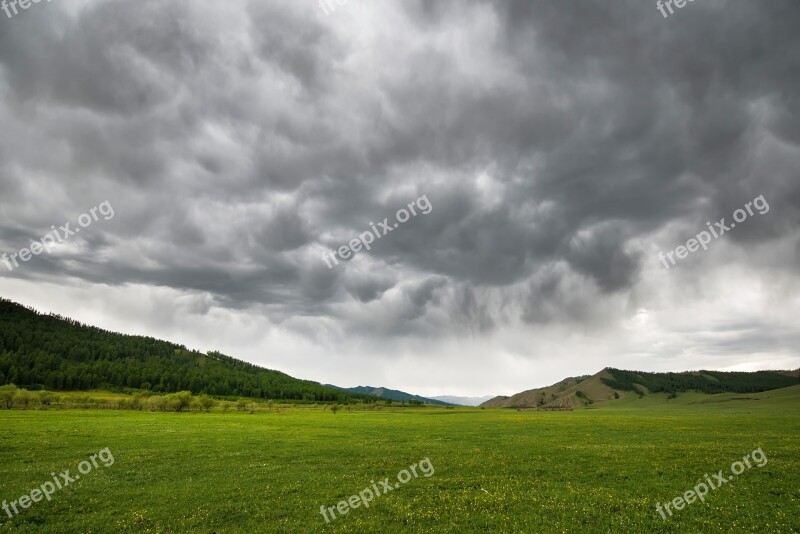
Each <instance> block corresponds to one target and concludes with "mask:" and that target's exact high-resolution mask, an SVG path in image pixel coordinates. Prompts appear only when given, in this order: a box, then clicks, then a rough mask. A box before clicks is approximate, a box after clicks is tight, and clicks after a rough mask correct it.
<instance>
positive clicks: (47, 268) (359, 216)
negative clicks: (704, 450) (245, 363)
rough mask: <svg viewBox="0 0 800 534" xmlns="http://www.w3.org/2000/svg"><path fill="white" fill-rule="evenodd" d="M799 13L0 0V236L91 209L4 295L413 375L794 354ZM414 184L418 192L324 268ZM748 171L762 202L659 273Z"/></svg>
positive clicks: (738, 203) (306, 367)
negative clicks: (17, 6) (101, 217)
mask: <svg viewBox="0 0 800 534" xmlns="http://www.w3.org/2000/svg"><path fill="white" fill-rule="evenodd" d="M798 25H800V5H799V4H798V3H797V2H796V1H793V0H775V1H770V2H767V3H761V4H758V3H744V2H733V1H730V2H726V1H718V0H717V1H710V0H709V1H700V0H698V1H697V2H694V3H693V4H691V5H688V6H687V7H685V8H684V9H682V10H679V11H677V12H676V13H675V14H674V15H672V16H670V17H669V18H667V19H665V18H663V17H662V15H661V14H660V13H659V11H658V10H657V9H656V7H655V3H654V2H636V1H633V0H622V1H617V2H613V3H598V2H595V1H589V0H572V1H570V2H569V3H568V4H567V3H563V2H555V1H551V0H546V1H544V0H542V1H539V0H507V1H500V0H497V1H489V0H414V1H408V2H406V1H403V2H399V1H398V2H366V1H365V0H351V1H350V2H348V3H347V4H346V5H343V6H338V7H337V9H336V10H335V11H334V12H332V13H328V14H325V13H323V11H322V10H321V9H320V7H319V5H318V3H317V2H313V1H310V0H308V1H305V0H300V1H292V2H289V1H277V0H275V1H273V0H269V1H255V0H253V1H242V2H240V1H234V2H214V3H211V2H197V1H196V0H143V1H140V2H124V1H119V0H108V1H93V0H92V1H77V0H74V1H73V0H58V2H53V3H50V4H47V3H40V4H37V5H33V6H32V7H31V8H30V9H28V10H27V11H25V12H22V13H20V14H19V15H17V16H15V17H13V18H6V17H4V16H2V13H0V94H2V99H0V121H1V122H2V125H3V128H2V129H1V130H0V190H1V191H2V195H1V196H0V209H2V213H3V217H2V218H1V219H0V249H1V250H2V251H3V252H5V253H8V254H11V253H13V252H17V251H19V250H20V249H21V248H23V247H26V246H28V245H29V244H30V241H31V240H34V239H38V238H39V237H41V236H42V235H44V234H45V233H46V232H47V231H48V230H49V229H50V227H51V225H57V224H63V222H65V221H70V220H74V219H75V218H76V217H77V216H78V215H80V214H81V213H83V212H85V211H86V210H87V209H89V208H90V207H92V206H95V205H97V204H99V203H100V202H103V201H106V200H108V201H109V202H110V203H111V204H112V205H113V206H114V209H115V211H116V216H115V218H114V219H113V220H110V221H106V222H104V223H103V224H96V225H93V226H92V227H91V228H88V229H87V230H86V231H84V232H82V233H81V234H80V236H78V237H76V238H75V239H74V240H72V241H70V243H68V244H65V245H63V246H59V247H58V248H57V249H56V250H55V251H54V252H53V253H52V254H49V255H46V254H45V255H41V256H37V257H34V258H32V259H31V260H30V261H29V262H26V263H24V264H23V265H22V267H21V268H20V269H16V270H14V271H13V272H10V271H7V270H5V268H4V267H3V266H2V265H0V272H2V275H3V276H2V278H0V291H1V292H2V294H3V296H6V297H8V298H14V299H15V300H19V301H21V302H23V303H25V304H32V305H35V306H38V307H40V308H42V309H44V310H48V311H50V310H52V311H57V312H59V313H62V314H64V315H71V316H74V317H76V318H79V319H81V320H87V321H93V322H95V323H98V324H101V325H102V326H105V327H112V328H116V329H119V330H122V331H125V332H131V333H144V334H148V335H159V336H161V337H168V338H169V339H171V340H174V341H177V342H187V343H189V344H192V343H194V344H195V345H196V348H198V349H200V350H211V349H216V348H219V349H220V350H223V351H224V352H227V353H231V354H232V355H234V356H238V357H241V358H244V359H248V360H250V361H254V362H256V363H260V364H262V365H266V366H268V367H272V368H279V369H281V370H285V371H287V372H291V373H293V374H295V375H298V376H301V377H303V378H311V379H316V380H320V381H324V382H334V383H337V384H340V385H343V386H352V385H358V384H367V383H369V385H373V386H388V387H393V388H407V389H413V390H414V393H420V394H474V395H478V394H485V393H513V392H516V391H518V390H520V389H526V388H530V387H534V386H536V385H543V384H545V383H548V382H554V381H556V380H559V379H560V378H562V377H563V376H568V375H579V374H585V373H587V372H596V371H597V370H599V369H601V368H602V367H605V366H607V365H616V366H626V367H629V368H637V369H642V370H682V369H686V368H696V367H709V368H712V367H713V368H721V369H733V368H736V369H740V368H748V369H749V368H762V367H778V366H782V367H789V366H793V367H797V366H798V365H800V355H798V353H797V350H796V347H797V341H798V339H797V338H798V337H799V336H798V328H797V326H798V324H797V321H796V320H794V321H793V320H791V319H789V318H790V317H797V316H798V311H800V310H799V309H798V308H800V301H798V300H797V299H796V298H793V297H792V296H791V295H796V294H797V290H798V287H800V283H798V282H800V279H798V274H797V273H798V272H800V271H799V270H798V265H800V241H798V237H800V235H799V233H798V227H799V226H800V180H798V177H800V105H799V104H800V76H798V74H797V73H798V72H800V36H798V32H797V28H798ZM422 195H426V196H427V198H428V199H429V200H430V203H431V205H432V207H433V208H432V210H431V212H430V213H429V214H426V215H424V216H416V217H412V218H411V219H410V220H409V221H408V222H407V223H404V224H402V225H400V226H399V227H398V228H396V229H394V230H393V231H392V232H391V233H390V234H388V235H386V236H384V237H382V238H381V239H380V240H377V241H376V242H375V244H374V246H373V248H372V250H370V251H362V252H360V253H359V254H356V255H355V257H354V258H353V259H352V260H350V261H344V262H342V264H341V265H339V266H338V267H337V268H336V269H329V268H328V267H327V266H326V265H325V263H324V262H323V261H322V254H323V252H325V251H333V250H335V249H336V248H338V247H339V246H340V245H342V244H345V243H347V242H349V241H350V240H351V239H353V238H354V237H356V236H357V235H358V234H359V233H361V232H363V231H365V230H367V229H369V227H370V225H371V224H372V223H377V222H379V221H383V220H384V219H385V218H388V219H389V220H390V221H392V220H394V217H395V213H396V212H397V210H398V209H400V208H403V207H406V206H407V205H408V204H409V203H410V202H412V201H413V200H415V199H416V198H418V197H420V196H422ZM758 195H764V197H765V199H766V200H767V201H768V202H769V205H770V208H771V209H770V211H769V213H768V214H765V215H763V216H757V217H754V218H751V219H750V220H748V221H747V223H746V224H742V225H740V226H737V228H736V230H735V231H732V232H730V233H729V234H727V235H725V236H724V237H721V238H720V239H719V240H717V241H715V242H714V243H713V245H712V246H711V247H710V248H709V250H708V251H700V252H697V253H694V254H692V255H691V256H690V257H689V258H688V259H687V260H684V261H682V262H681V264H680V265H679V266H678V267H676V268H673V269H670V270H666V269H663V267H662V266H661V264H660V263H659V262H658V260H657V254H658V252H659V251H662V250H663V251H667V250H672V249H673V248H675V247H676V246H678V245H680V244H682V243H685V242H686V240H687V239H689V238H691V237H692V236H694V235H695V234H697V233H698V232H700V231H702V230H704V229H705V228H706V221H718V220H719V219H720V218H722V217H728V218H729V219H730V214H731V213H732V212H733V211H734V210H735V209H737V208H740V207H742V205H744V203H745V202H747V201H749V200H752V199H753V198H755V197H756V196H758ZM357 383H358V384H357Z"/></svg>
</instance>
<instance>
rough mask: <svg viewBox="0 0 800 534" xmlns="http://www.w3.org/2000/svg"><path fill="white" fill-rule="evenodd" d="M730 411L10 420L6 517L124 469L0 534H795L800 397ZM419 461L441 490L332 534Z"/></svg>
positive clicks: (422, 488) (715, 405)
mask: <svg viewBox="0 0 800 534" xmlns="http://www.w3.org/2000/svg"><path fill="white" fill-rule="evenodd" d="M733 397H737V396H735V395H727V396H725V395H719V396H713V397H710V396H699V395H698V396H693V395H691V394H686V395H681V396H679V398H678V399H673V400H671V401H669V402H667V401H666V400H665V398H664V397H663V396H658V395H653V396H649V397H646V398H644V399H641V400H638V401H637V402H631V401H627V402H622V401H620V402H612V403H610V404H609V405H608V406H607V407H604V408H602V409H598V410H592V409H589V410H580V411H574V412H516V411H511V410H480V409H456V410H446V409H438V408H437V409H430V408H425V409H405V410H403V409H394V410H383V411H373V412H370V411H363V412H356V411H354V412H348V411H342V412H339V413H338V414H332V413H330V412H321V411H312V410H304V409H292V410H283V411H273V412H272V413H256V414H249V413H242V412H234V413H210V414H198V413H181V414H174V413H149V412H136V411H112V410H108V411H106V410H92V411H79V410H66V411H17V410H11V411H8V410H2V411H0V429H1V430H0V466H1V467H2V477H1V478H0V499H5V500H6V501H9V502H10V501H12V500H15V499H18V498H19V496H21V495H23V494H27V493H30V491H31V490H32V489H33V488H35V487H38V486H40V485H41V484H43V483H44V482H47V481H48V480H51V479H52V478H51V476H50V473H51V472H56V473H58V472H61V471H63V470H64V469H70V471H71V473H72V474H73V475H74V474H75V472H76V467H77V464H78V463H79V462H80V461H82V460H87V459H88V457H89V455H91V454H93V453H97V451H98V450H100V449H103V448H106V447H108V448H110V449H111V452H112V453H113V456H114V459H115V462H114V464H113V465H112V466H110V467H107V468H106V467H103V465H102V464H101V465H100V466H99V467H98V468H97V469H94V470H92V471H91V472H90V473H88V474H86V475H85V476H83V477H82V478H81V480H79V481H77V482H76V483H74V484H73V485H70V486H68V487H66V488H64V489H62V490H60V491H57V492H56V493H55V494H54V495H53V500H52V501H51V502H47V501H41V502H38V503H34V504H33V505H32V506H31V507H30V508H28V509H26V510H22V511H21V512H22V513H21V514H20V515H19V516H16V517H15V518H13V519H9V518H8V517H7V515H6V514H5V513H3V512H2V511H0V514H2V516H0V532H37V533H50V532H95V533H100V532H206V533H211V532H216V533H223V532H247V533H254V532H289V533H295V532H325V531H329V532H487V531H496V532H751V531H752V532H793V531H794V532H797V531H800V487H799V486H800V445H799V444H798V438H800V410H798V407H800V402H798V401H800V387H794V388H788V389H786V390H779V391H773V392H767V393H762V394H755V395H746V397H753V398H754V399H759V400H733ZM738 397H739V398H741V397H745V396H744V395H738ZM698 401H701V402H699V403H698ZM692 403H694V404H692ZM759 447H760V448H761V449H762V450H763V451H764V454H765V455H766V457H767V458H768V463H767V464H766V465H764V467H761V468H757V467H755V466H754V467H753V468H751V469H748V470H746V471H745V472H744V473H742V474H741V475H740V476H738V477H737V478H736V479H734V480H732V481H731V482H730V483H728V484H726V485H724V486H722V487H721V488H719V489H717V490H714V491H711V492H709V494H708V495H707V496H706V501H705V503H701V502H695V503H693V504H690V505H688V506H686V507H685V508H684V509H683V510H681V511H676V512H675V515H674V516H673V517H671V518H668V519H667V520H666V521H665V520H662V519H661V517H660V515H659V514H658V513H657V512H656V509H655V505H656V502H659V501H660V502H665V501H669V500H672V499H673V498H675V497H677V496H679V495H682V494H683V493H684V492H685V491H686V490H689V489H691V488H692V487H693V486H694V485H695V484H696V483H697V482H699V481H701V480H702V476H703V475H704V474H706V473H708V474H711V473H716V472H717V471H719V470H720V469H722V470H724V471H725V472H726V473H727V472H729V469H730V465H731V463H732V462H734V461H736V460H740V459H741V458H742V457H743V456H744V455H745V454H747V453H750V452H751V451H753V450H754V449H756V448H759ZM423 458H429V459H430V462H431V463H432V465H433V467H434V469H435V473H434V474H433V475H432V476H430V477H429V478H426V477H423V476H420V477H419V478H415V479H412V480H411V481H410V482H408V483H407V484H403V485H401V486H400V487H399V488H397V489H396V490H394V491H392V492H390V493H388V494H387V495H382V496H380V497H377V498H375V500H374V501H372V504H371V506H370V507H369V508H368V509H365V508H364V507H363V506H362V507H360V508H357V509H354V510H351V511H350V512H349V513H348V514H347V515H346V516H344V517H340V518H337V519H335V520H334V521H332V522H331V523H330V524H328V525H326V523H325V520H324V519H323V517H322V515H321V514H320V506H321V505H326V506H334V505H336V503H337V502H339V501H341V500H345V499H347V498H348V497H350V496H351V495H353V494H356V493H358V492H359V491H361V490H362V489H364V488H368V487H370V486H371V481H373V480H375V481H378V480H382V479H384V478H385V477H389V478H390V481H392V482H394V481H396V480H397V479H396V476H397V473H398V472H399V471H400V470H402V469H405V468H408V467H409V466H410V465H411V464H415V463H417V462H419V461H420V460H422V459H423ZM337 515H338V514H337Z"/></svg>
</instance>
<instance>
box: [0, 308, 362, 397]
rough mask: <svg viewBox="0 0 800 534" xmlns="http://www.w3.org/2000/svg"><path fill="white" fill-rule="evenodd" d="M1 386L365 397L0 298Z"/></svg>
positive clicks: (218, 354)
mask: <svg viewBox="0 0 800 534" xmlns="http://www.w3.org/2000/svg"><path fill="white" fill-rule="evenodd" d="M2 384H16V385H17V386H19V387H24V388H27V389H45V388H46V389H48V390H50V391H71V390H91V389H108V390H120V389H122V388H131V389H144V390H150V391H153V392H158V393H161V392H164V393H174V392H178V391H184V390H186V391H191V392H192V393H195V394H200V393H207V394H209V395H219V396H244V397H252V398H264V399H276V400H278V399H286V400H298V401H337V402H348V401H349V400H352V399H354V398H360V399H364V400H371V399H370V397H366V396H360V395H354V394H352V393H348V392H346V391H341V390H336V389H333V388H329V387H325V386H323V385H321V384H319V383H317V382H312V381H308V380H299V379H297V378H293V377H291V376H289V375H287V374H284V373H281V372H279V371H272V370H269V369H264V368H262V367H258V366H256V365H252V364H250V363H247V362H244V361H241V360H237V359H235V358H231V357H230V356H226V355H224V354H221V353H219V352H209V353H208V354H203V353H200V352H197V351H189V350H187V349H186V347H185V346H183V345H178V344H175V343H170V342H167V341H161V340H158V339H154V338H151V337H141V336H128V335H124V334H118V333H115V332H108V331H106V330H102V329H100V328H96V327H93V326H88V325H84V324H81V323H79V322H77V321H74V320H71V319H68V318H65V317H61V316H59V315H54V314H49V315H44V314H40V313H38V312H37V311H36V310H34V309H32V308H27V307H24V306H21V305H19V304H16V303H14V302H11V301H9V300H5V299H0V385H2Z"/></svg>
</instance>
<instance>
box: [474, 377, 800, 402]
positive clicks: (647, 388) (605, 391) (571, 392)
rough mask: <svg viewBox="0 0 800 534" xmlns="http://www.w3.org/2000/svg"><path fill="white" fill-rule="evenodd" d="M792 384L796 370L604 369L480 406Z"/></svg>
mask: <svg viewBox="0 0 800 534" xmlns="http://www.w3.org/2000/svg"><path fill="white" fill-rule="evenodd" d="M798 384H800V371H755V372H751V373H744V372H722V371H686V372H683V373H648V372H639V371H623V370H620V369H612V368H606V369H603V370H602V371H600V372H599V373H597V374H595V375H591V376H579V377H575V378H566V379H564V380H562V381H561V382H557V383H555V384H553V385H551V386H547V387H544V388H538V389H531V390H528V391H523V392H521V393H517V394H516V395H512V396H511V397H504V396H501V397H495V398H494V399H491V400H489V401H486V402H484V403H483V404H482V405H481V406H483V407H486V408H527V409H543V410H553V409H556V410H557V409H575V408H586V407H590V406H593V405H594V406H600V405H602V404H603V403H606V402H608V401H612V400H618V399H623V398H642V397H645V396H647V395H653V394H666V396H667V398H675V397H677V396H678V394H683V393H687V392H695V393H699V394H703V395H715V394H720V393H738V394H743V393H758V392H763V391H770V390H775V389H780V388H787V387H790V386H796V385H798ZM629 400H630V399H629Z"/></svg>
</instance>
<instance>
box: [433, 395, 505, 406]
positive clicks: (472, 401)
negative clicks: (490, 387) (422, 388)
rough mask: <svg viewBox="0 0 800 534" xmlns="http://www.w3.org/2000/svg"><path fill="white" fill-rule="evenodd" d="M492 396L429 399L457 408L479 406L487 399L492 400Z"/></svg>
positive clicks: (443, 396) (447, 396)
mask: <svg viewBox="0 0 800 534" xmlns="http://www.w3.org/2000/svg"><path fill="white" fill-rule="evenodd" d="M494 398H495V397H493V396H492V395H485V396H483V397H454V396H452V395H441V396H437V397H431V399H433V400H438V401H442V402H446V403H449V404H455V405H457V406H479V405H480V404H481V403H484V402H486V401H488V400H489V399H494Z"/></svg>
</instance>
